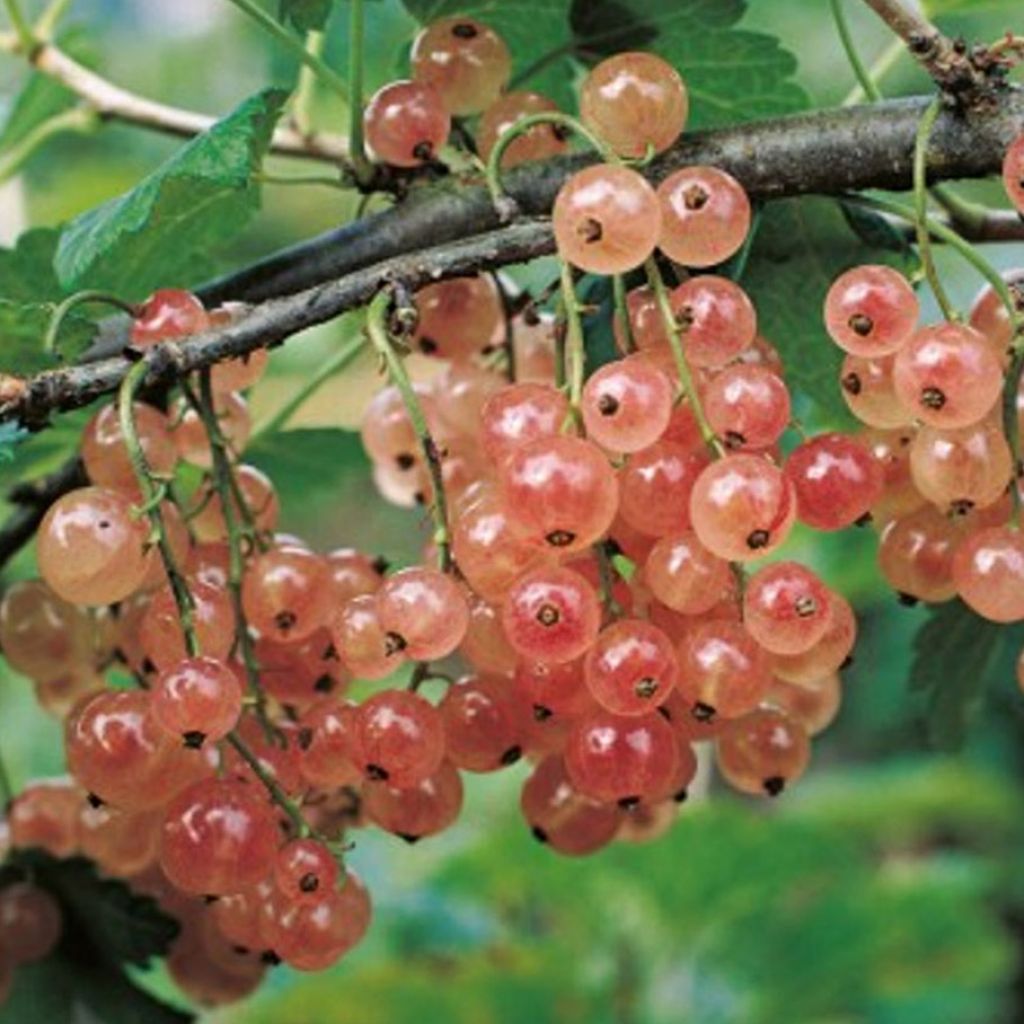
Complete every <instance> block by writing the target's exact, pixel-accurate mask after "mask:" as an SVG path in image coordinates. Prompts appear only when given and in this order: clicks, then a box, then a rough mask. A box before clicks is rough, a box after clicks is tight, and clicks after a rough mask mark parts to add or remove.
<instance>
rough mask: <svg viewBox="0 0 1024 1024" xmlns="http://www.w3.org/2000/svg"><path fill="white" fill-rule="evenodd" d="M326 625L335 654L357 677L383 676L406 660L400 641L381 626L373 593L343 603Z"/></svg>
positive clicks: (381, 677) (378, 677)
mask: <svg viewBox="0 0 1024 1024" xmlns="http://www.w3.org/2000/svg"><path fill="white" fill-rule="evenodd" d="M329 628H330V631H331V637H332V639H333V640H334V646H335V648H336V650H337V652H338V657H339V658H340V659H341V661H342V664H343V665H344V666H345V667H346V668H347V669H348V670H349V672H351V673H352V675H353V676H355V677H356V678H357V679H383V678H384V677H385V676H387V675H390V674H391V673H392V672H394V670H395V669H396V668H398V667H399V666H400V665H401V664H402V662H403V661H405V652H404V650H403V648H402V645H401V643H399V642H398V640H397V639H396V638H395V637H389V636H388V634H387V631H386V630H385V629H384V627H383V626H382V625H381V622H380V611H379V609H378V606H377V598H376V595H375V594H363V595H361V596H359V597H354V598H352V600H351V601H349V602H347V603H346V604H344V605H342V606H341V607H340V608H339V609H338V610H337V611H336V612H335V613H334V616H333V618H332V619H331V621H330V623H329Z"/></svg>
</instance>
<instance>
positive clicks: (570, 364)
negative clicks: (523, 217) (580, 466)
mask: <svg viewBox="0 0 1024 1024" xmlns="http://www.w3.org/2000/svg"><path fill="white" fill-rule="evenodd" d="M560 280H561V285H562V309H563V311H564V314H565V327H566V334H565V359H564V362H565V378H566V380H567V382H568V385H569V407H570V410H571V412H572V415H573V417H574V418H576V419H578V418H579V408H580V399H581V398H582V397H583V378H584V376H585V375H586V361H587V353H586V345H585V342H584V338H583V322H582V321H581V320H580V304H579V300H578V299H577V298H576V287H575V285H574V283H573V279H572V267H570V266H569V264H568V263H565V262H563V263H562V265H561V272H560Z"/></svg>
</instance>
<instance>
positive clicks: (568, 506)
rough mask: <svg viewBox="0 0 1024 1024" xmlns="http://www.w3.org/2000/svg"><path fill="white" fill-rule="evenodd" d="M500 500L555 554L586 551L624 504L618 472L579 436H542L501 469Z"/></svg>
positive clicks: (519, 526)
mask: <svg viewBox="0 0 1024 1024" xmlns="http://www.w3.org/2000/svg"><path fill="white" fill-rule="evenodd" d="M499 482H500V487H501V500H502V502H503V504H504V506H505V513H506V515H507V516H508V518H509V521H510V522H511V523H512V525H513V526H514V527H515V529H517V530H518V531H519V532H520V533H521V534H522V535H523V536H524V537H526V538H527V539H528V540H530V541H533V542H534V543H536V544H538V545H545V546H546V547H547V548H549V549H551V550H552V551H553V552H557V553H560V554H569V553H570V552H573V551H581V550H583V549H584V548H587V547H589V546H590V545H591V544H593V543H594V541H596V540H598V539H599V538H600V537H601V536H602V535H603V534H604V533H605V532H606V531H607V529H608V527H609V526H610V525H611V522H612V520H613V519H614V518H615V512H616V510H617V508H618V503H619V489H618V482H617V481H616V479H615V472H614V470H613V469H612V467H611V466H610V465H609V463H608V459H607V458H606V457H605V455H604V454H603V453H602V452H601V450H600V449H599V448H597V447H595V446H594V445H592V444H590V443H589V442H588V441H584V440H582V439H580V438H577V437H568V436H558V437H550V438H540V439H539V440H537V441H533V442H531V443H530V444H526V445H523V446H522V447H521V448H517V449H516V450H515V451H514V452H513V453H512V454H511V455H510V456H509V457H508V458H507V459H506V461H505V462H504V464H503V465H502V467H501V470H500V475H499Z"/></svg>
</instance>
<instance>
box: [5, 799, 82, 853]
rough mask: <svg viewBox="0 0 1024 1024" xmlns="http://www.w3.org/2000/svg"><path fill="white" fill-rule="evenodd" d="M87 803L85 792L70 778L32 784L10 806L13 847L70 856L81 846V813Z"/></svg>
mask: <svg viewBox="0 0 1024 1024" xmlns="http://www.w3.org/2000/svg"><path fill="white" fill-rule="evenodd" d="M84 803H85V793H84V792H83V791H82V789H81V788H79V787H78V786H77V785H75V784H74V783H72V782H71V781H69V780H52V781H48V782H36V783H29V785H27V786H26V787H25V788H24V789H23V790H22V791H21V792H20V793H19V794H18V795H17V796H16V797H15V798H14V800H13V801H11V804H10V806H9V807H8V808H7V823H8V825H9V826H10V829H11V846H12V847H13V848H14V849H15V850H27V849H30V848H32V847H38V848H39V849H41V850H45V851H46V852H47V853H49V854H52V855H53V856H54V857H70V856H71V855H72V854H73V853H75V851H76V849H77V846H78V815H79V812H80V811H81V809H82V807H83V805H84Z"/></svg>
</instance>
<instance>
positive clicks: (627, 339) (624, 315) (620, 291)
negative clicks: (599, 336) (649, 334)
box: [612, 274, 636, 353]
mask: <svg viewBox="0 0 1024 1024" xmlns="http://www.w3.org/2000/svg"><path fill="white" fill-rule="evenodd" d="M612 298H613V301H614V303H615V314H614V315H615V322H616V323H617V324H618V325H619V333H620V334H621V335H622V340H623V343H624V345H625V349H626V352H627V353H629V352H635V351H636V339H635V338H634V337H633V325H632V324H631V323H630V322H629V306H628V305H627V303H626V279H625V278H624V277H623V276H622V275H621V274H614V275H613V276H612Z"/></svg>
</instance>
